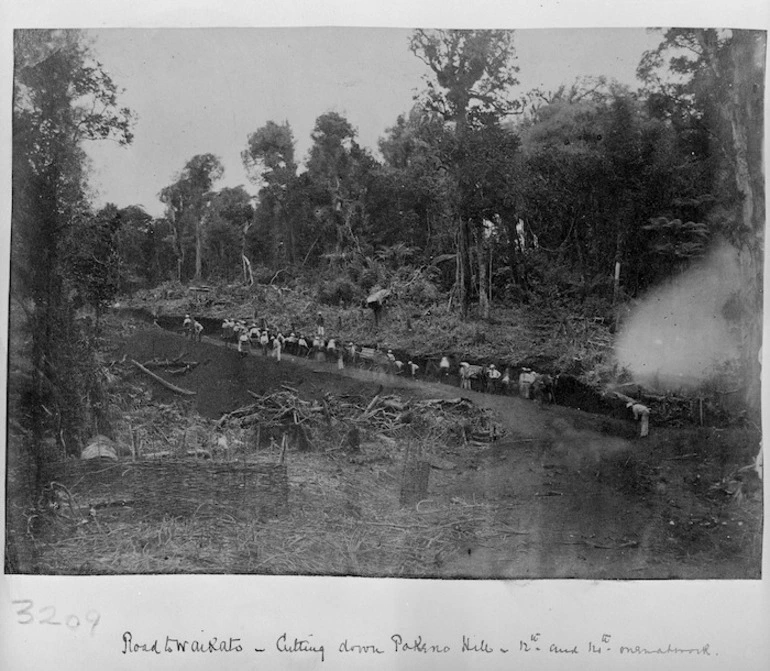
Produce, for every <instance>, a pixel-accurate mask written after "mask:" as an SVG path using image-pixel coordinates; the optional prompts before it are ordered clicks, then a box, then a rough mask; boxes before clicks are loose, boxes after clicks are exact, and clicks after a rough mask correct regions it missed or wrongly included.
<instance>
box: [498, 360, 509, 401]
mask: <svg viewBox="0 0 770 671" xmlns="http://www.w3.org/2000/svg"><path fill="white" fill-rule="evenodd" d="M500 385H501V386H502V392H503V394H504V395H505V396H507V395H508V394H509V389H510V388H511V369H510V368H508V366H506V367H505V374H504V375H503V379H502V380H500Z"/></svg>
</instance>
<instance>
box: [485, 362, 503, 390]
mask: <svg viewBox="0 0 770 671" xmlns="http://www.w3.org/2000/svg"><path fill="white" fill-rule="evenodd" d="M500 377H501V373H500V371H499V370H498V369H497V368H496V367H495V364H493V363H491V364H489V370H488V372H487V392H489V393H490V394H495V393H497V386H498V384H499V380H500Z"/></svg>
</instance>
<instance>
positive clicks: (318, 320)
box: [315, 312, 326, 338]
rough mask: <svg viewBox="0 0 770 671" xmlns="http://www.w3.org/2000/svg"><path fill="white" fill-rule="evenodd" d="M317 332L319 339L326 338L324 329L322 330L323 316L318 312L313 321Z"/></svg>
mask: <svg viewBox="0 0 770 671" xmlns="http://www.w3.org/2000/svg"><path fill="white" fill-rule="evenodd" d="M315 324H316V328H317V331H316V333H317V334H318V337H319V338H323V337H325V336H326V329H325V328H324V316H323V315H322V314H321V313H320V312H319V313H318V317H316V320H315Z"/></svg>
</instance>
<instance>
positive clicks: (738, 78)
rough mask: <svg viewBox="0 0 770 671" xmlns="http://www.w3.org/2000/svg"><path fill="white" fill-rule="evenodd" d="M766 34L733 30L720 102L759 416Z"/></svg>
mask: <svg viewBox="0 0 770 671" xmlns="http://www.w3.org/2000/svg"><path fill="white" fill-rule="evenodd" d="M766 49H767V37H766V35H765V34H764V33H759V32H757V31H742V30H736V31H733V37H732V43H731V45H730V52H729V55H730V60H731V63H730V66H731V75H732V81H731V86H730V88H729V95H730V100H729V104H727V105H720V106H719V111H720V113H721V114H722V116H723V121H724V122H725V125H726V128H727V129H729V134H730V137H729V139H728V142H729V145H730V147H729V149H730V150H731V152H730V153H731V155H732V156H733V166H732V168H733V175H734V179H735V187H736V190H737V192H738V194H739V195H740V204H739V205H738V208H739V211H738V215H739V217H738V218H739V222H740V230H739V231H738V232H737V233H738V235H737V236H736V237H737V245H736V246H737V247H738V262H739V265H740V268H741V274H742V279H743V282H742V287H743V289H742V291H743V294H744V303H745V305H746V310H745V311H744V314H745V317H744V320H743V321H744V323H743V325H742V329H741V330H742V333H743V346H742V348H741V353H742V357H741V358H742V360H743V368H744V370H745V371H746V376H747V380H746V392H745V401H746V404H747V406H748V407H749V409H750V410H751V413H752V415H753V416H754V418H755V419H756V420H757V421H759V416H760V409H761V371H760V367H759V362H758V353H759V350H760V348H761V346H762V322H763V319H762V308H763V305H762V277H763V269H762V267H763V264H762V259H763V251H762V250H763V246H764V226H765V193H764V174H763V170H762V144H763V142H762V138H763V118H764V86H763V76H762V75H763V74H764V63H765V54H766Z"/></svg>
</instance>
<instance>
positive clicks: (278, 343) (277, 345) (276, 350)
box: [273, 333, 283, 363]
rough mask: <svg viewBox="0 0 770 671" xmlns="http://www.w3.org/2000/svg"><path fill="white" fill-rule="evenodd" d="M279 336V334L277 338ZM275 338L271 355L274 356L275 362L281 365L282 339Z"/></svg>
mask: <svg viewBox="0 0 770 671" xmlns="http://www.w3.org/2000/svg"><path fill="white" fill-rule="evenodd" d="M280 335H281V334H280V333H279V334H278V336H280ZM278 336H276V337H275V338H273V354H274V355H275V360H276V361H277V362H278V363H281V349H282V348H283V338H282V337H281V338H279V337H278Z"/></svg>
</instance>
